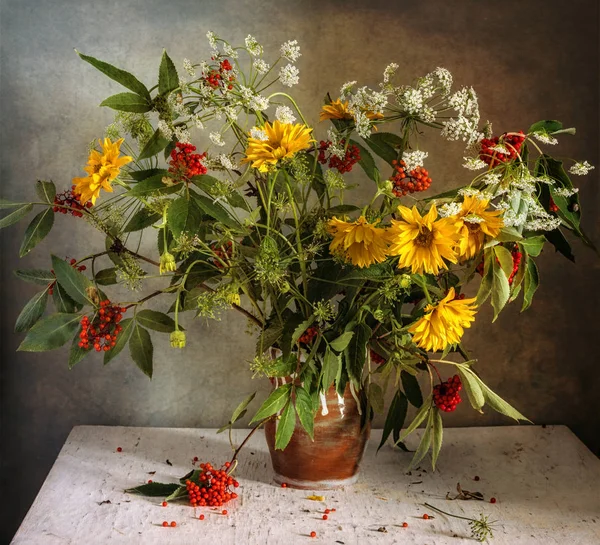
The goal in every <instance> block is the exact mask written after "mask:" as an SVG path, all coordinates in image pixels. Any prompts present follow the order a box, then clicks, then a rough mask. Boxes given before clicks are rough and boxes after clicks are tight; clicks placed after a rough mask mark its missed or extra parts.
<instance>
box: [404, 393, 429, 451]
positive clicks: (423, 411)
mask: <svg viewBox="0 0 600 545" xmlns="http://www.w3.org/2000/svg"><path fill="white" fill-rule="evenodd" d="M429 411H431V395H430V396H428V397H427V399H426V400H425V401H424V402H423V405H421V408H420V409H419V410H418V411H417V414H416V415H415V417H414V419H413V421H412V422H411V423H410V424H409V426H408V427H407V428H406V429H405V430H404V431H403V432H402V433H401V434H400V437H399V440H400V441H404V439H406V437H408V436H409V435H410V434H411V433H412V432H413V431H415V430H416V429H417V428H418V427H419V425H420V424H421V423H422V422H423V420H425V418H426V417H427V415H428V414H429Z"/></svg>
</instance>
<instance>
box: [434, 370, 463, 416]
mask: <svg viewBox="0 0 600 545" xmlns="http://www.w3.org/2000/svg"><path fill="white" fill-rule="evenodd" d="M461 390H462V384H461V382H460V377H459V376H458V375H454V376H453V377H452V378H449V379H448V380H446V381H444V382H442V383H441V384H436V385H435V386H434V387H433V401H434V403H435V406H436V407H437V408H438V409H440V411H445V412H447V413H451V412H452V411H454V410H455V409H456V406H457V405H458V404H459V403H460V402H461V401H462V400H461V399H460V395H459V393H458V392H460V391H461Z"/></svg>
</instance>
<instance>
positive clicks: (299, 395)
mask: <svg viewBox="0 0 600 545" xmlns="http://www.w3.org/2000/svg"><path fill="white" fill-rule="evenodd" d="M296 412H297V413H298V419H299V420H300V423H301V424H302V427H303V428H304V429H305V430H306V433H308V435H309V437H310V438H311V439H312V440H313V441H314V425H315V413H314V410H313V404H312V398H311V397H310V394H309V393H308V392H307V391H306V389H305V388H303V387H301V386H299V387H298V388H296Z"/></svg>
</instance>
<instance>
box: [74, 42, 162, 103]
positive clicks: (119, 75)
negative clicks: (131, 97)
mask: <svg viewBox="0 0 600 545" xmlns="http://www.w3.org/2000/svg"><path fill="white" fill-rule="evenodd" d="M76 53H77V54H78V55H79V56H80V57H81V58H82V59H83V60H84V61H85V62H88V63H90V64H91V65H92V66H93V67H94V68H97V69H98V70H100V72H102V73H103V74H106V75H107V76H108V77H109V78H110V79H112V80H114V81H116V82H117V83H120V84H121V85H122V86H123V87H126V88H127V89H129V90H130V91H133V92H134V93H137V94H138V95H141V96H143V97H146V99H148V100H150V93H149V92H148V89H146V86H145V85H144V84H143V83H142V82H141V81H139V80H138V79H137V78H136V77H135V76H134V75H133V74H130V73H129V72H126V71H125V70H121V69H120V68H117V67H116V66H113V65H112V64H108V63H107V62H104V61H101V60H98V59H95V58H94V57H89V56H87V55H84V54H83V53H79V51H76Z"/></svg>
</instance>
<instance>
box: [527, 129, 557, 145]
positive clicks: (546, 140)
mask: <svg viewBox="0 0 600 545" xmlns="http://www.w3.org/2000/svg"><path fill="white" fill-rule="evenodd" d="M532 136H533V137H534V138H535V139H536V140H537V141H538V142H541V143H542V144H549V145H551V146H555V145H556V144H558V140H557V139H556V138H554V136H551V135H550V134H548V133H547V132H546V131H536V132H534V133H532Z"/></svg>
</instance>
